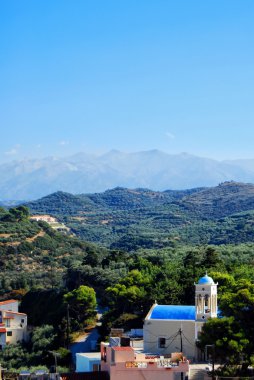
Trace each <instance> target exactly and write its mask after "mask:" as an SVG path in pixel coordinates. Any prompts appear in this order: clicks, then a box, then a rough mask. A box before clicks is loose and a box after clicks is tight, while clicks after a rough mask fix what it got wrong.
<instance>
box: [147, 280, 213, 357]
mask: <svg viewBox="0 0 254 380" xmlns="http://www.w3.org/2000/svg"><path fill="white" fill-rule="evenodd" d="M216 317H217V284H215V283H214V281H213V279H212V278H211V277H209V276H208V275H207V274H206V275H205V276H204V277H201V278H200V279H199V281H198V283H197V284H195V306H182V305H158V304H156V303H155V304H154V305H153V306H152V308H151V309H150V311H149V313H148V314H147V316H146V318H145V321H144V350H145V352H151V353H156V354H158V355H167V354H171V353H173V352H176V351H181V352H183V354H184V355H185V356H186V357H187V358H189V359H192V360H200V359H201V358H200V352H199V351H198V349H197V347H196V341H197V340H198V337H199V334H200V332H201V330H202V326H203V325H204V323H205V322H206V321H207V320H208V319H209V318H216Z"/></svg>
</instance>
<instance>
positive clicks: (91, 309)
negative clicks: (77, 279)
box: [64, 285, 96, 327]
mask: <svg viewBox="0 0 254 380" xmlns="http://www.w3.org/2000/svg"><path fill="white" fill-rule="evenodd" d="M64 301H65V303H67V304H69V310H70V316H71V317H73V318H75V319H76V321H77V322H78V326H77V327H81V326H82V325H88V324H89V323H90V321H91V319H94V318H95V316H96V311H95V308H96V294H95V291H94V289H93V288H90V287H89V286H85V285H81V286H79V287H78V288H77V289H74V290H73V291H71V292H69V293H66V294H65V295H64Z"/></svg>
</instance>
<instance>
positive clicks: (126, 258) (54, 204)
mask: <svg viewBox="0 0 254 380" xmlns="http://www.w3.org/2000/svg"><path fill="white" fill-rule="evenodd" d="M253 189H254V186H252V185H242V184H234V183H227V184H223V185H221V186H219V187H218V189H217V190H216V189H213V190H212V191H211V194H210V196H209V190H207V189H195V190H191V191H185V192H164V193H156V192H151V191H149V190H135V191H131V190H126V189H119V188H118V189H115V190H113V191H108V192H105V193H103V194H93V195H90V196H82V195H81V196H72V195H70V194H65V193H55V194H53V195H52V196H49V197H46V198H44V199H42V200H40V201H38V202H35V203H33V204H32V205H31V208H32V209H33V210H36V212H38V213H39V212H40V213H45V212H46V213H50V214H52V215H55V216H57V217H58V218H59V219H60V220H61V221H64V222H65V223H66V224H68V226H69V227H71V228H72V232H73V231H75V233H76V235H78V236H83V235H82V234H83V232H82V231H86V233H85V234H84V235H85V236H92V238H91V240H95V241H96V240H98V241H99V242H100V246H98V245H95V244H92V243H88V242H85V241H84V240H79V239H78V238H77V236H76V237H74V236H68V235H65V234H62V233H59V232H57V231H55V230H53V229H52V228H51V227H50V226H49V225H48V224H47V223H44V222H35V221H30V219H29V215H28V210H27V209H26V208H25V207H23V206H19V207H16V208H11V209H9V210H8V211H7V210H5V209H0V231H1V235H0V237H1V239H2V240H1V242H0V263H1V264H0V265H1V273H0V280H1V298H2V299H6V298H10V297H12V298H17V297H19V299H20V300H21V310H22V311H23V312H26V313H28V315H29V323H30V324H32V325H33V326H34V328H35V330H34V331H37V330H36V329H41V330H39V331H40V332H41V334H45V335H46V336H45V337H43V341H45V351H44V352H40V348H39V347H38V348H37V347H36V345H35V346H34V345H33V344H32V343H30V345H29V346H28V347H26V346H22V350H23V351H22V352H23V354H22V355H23V356H22V358H23V363H26V364H27V365H29V366H32V365H36V364H38V360H39V359H38V358H39V356H38V352H40V358H41V359H40V360H41V362H40V364H45V365H49V361H50V360H51V362H52V358H49V356H48V352H49V351H50V350H52V349H54V350H58V351H59V350H60V352H61V355H62V361H63V364H68V351H66V349H67V348H68V346H69V343H70V338H71V334H72V333H74V332H75V331H80V330H82V329H85V328H86V327H88V326H90V325H92V324H93V323H94V321H95V304H96V300H97V303H99V306H102V307H105V309H106V310H107V311H106V312H105V313H104V315H103V320H102V322H103V323H102V326H101V328H100V333H101V336H102V338H103V337H104V338H105V337H106V336H107V335H108V334H109V331H110V328H111V327H123V328H126V329H129V328H131V327H142V324H143V318H144V317H145V315H146V313H147V312H148V310H149V308H150V307H151V305H152V304H153V303H154V301H155V300H157V302H158V303H161V304H193V303H194V287H193V283H194V282H196V281H197V280H198V278H199V277H200V276H202V275H204V273H205V271H208V272H209V274H210V275H211V276H212V277H213V278H214V279H215V280H216V281H218V282H219V284H220V286H219V302H220V309H221V311H222V314H223V315H224V316H225V319H224V318H222V319H220V322H216V321H214V322H211V323H208V324H207V326H208V327H207V331H205V332H204V335H203V337H202V340H201V343H200V345H201V347H202V348H204V346H205V345H206V344H210V343H211V342H212V343H213V344H215V345H216V352H217V353H218V355H220V352H221V351H223V352H224V353H225V358H228V361H227V362H226V364H228V368H229V367H230V366H231V367H232V364H233V363H239V362H241V363H242V362H244V363H245V364H246V365H247V364H250V363H252V356H253V354H254V347H253V346H252V342H251V341H250V340H249V338H248V337H249V336H253V330H252V329H253V326H252V323H253V322H251V321H253V320H254V318H253V317H254V315H253V313H254V301H253V299H254V290H253V289H254V288H253V284H254V261H253V251H254V239H253V236H254V235H253V231H252V226H253V216H254V214H253V210H254V206H252V197H253V194H254V190H253ZM239 194H240V195H241V198H239ZM243 194H245V195H244V196H243ZM215 195H216V196H215ZM216 197H217V198H216ZM215 199H217V200H216V202H217V203H216V202H215ZM226 199H227V201H226ZM237 199H238V203H237ZM152 204H153V206H152ZM215 205H216V207H219V208H220V210H219V211H216V210H214V208H215ZM253 205H254V203H253ZM209 210H210V211H209ZM222 215H223V216H222ZM86 234H87V235H86ZM208 242H209V244H207V243H208ZM211 242H213V243H214V244H210V243H211ZM228 243H230V244H228ZM236 243H237V244H236ZM103 245H104V247H103ZM106 246H110V247H111V248H110V249H109V248H107V247H106ZM95 296H96V298H95ZM237 297H238V298H237ZM236 310H237V313H236V312H235V311H236ZM41 311H46V312H41ZM245 322H246V323H245ZM213 323H214V324H216V323H217V324H218V325H219V329H220V331H221V333H220V334H219V335H217V336H216V334H217V327H216V326H215V325H213ZM220 324H221V325H220ZM242 324H244V325H245V327H244V329H243V328H242V327H241V326H242ZM214 326H215V327H214ZM50 329H53V330H52V331H53V333H52V336H53V337H54V339H52V340H50V341H48V343H47V332H48V331H49V330H50ZM222 334H224V335H225V338H226V339H227V340H225V341H221V340H220V339H221V336H224V335H222ZM230 334H231V335H230ZM251 334H252V335H251ZM225 342H226V343H225ZM226 347H229V348H230V350H229V351H227V350H226ZM19 348H20V347H19ZM8 350H10V351H11V350H12V349H11V348H8ZM15 350H16V351H15ZM18 350H19V349H18V348H15V347H13V351H11V352H10V353H9V354H8V355H9V356H8V357H9V358H10V360H9V361H8V359H7V354H6V352H5V353H4V352H3V353H2V354H0V361H1V362H2V363H4V365H5V366H7V367H8V368H10V367H16V368H19V367H20V362H19V359H18V357H17V352H18ZM245 351H246V352H247V353H246V354H245ZM237 352H238V353H237ZM243 353H244V360H243ZM15 355H16V356H15ZM221 357H222V358H223V356H221ZM225 358H224V359H225ZM224 362H225V361H224ZM242 364H243V363H242ZM245 367H246V366H245Z"/></svg>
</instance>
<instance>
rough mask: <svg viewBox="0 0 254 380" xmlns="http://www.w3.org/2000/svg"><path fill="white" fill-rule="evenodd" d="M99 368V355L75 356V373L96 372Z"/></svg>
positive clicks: (93, 353) (88, 353)
mask: <svg viewBox="0 0 254 380" xmlns="http://www.w3.org/2000/svg"><path fill="white" fill-rule="evenodd" d="M100 368H101V353H100V352H86V353H77V354H76V372H96V371H100Z"/></svg>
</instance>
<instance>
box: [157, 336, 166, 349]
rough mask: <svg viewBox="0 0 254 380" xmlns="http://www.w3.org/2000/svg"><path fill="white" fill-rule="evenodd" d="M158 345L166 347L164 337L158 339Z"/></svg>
mask: <svg viewBox="0 0 254 380" xmlns="http://www.w3.org/2000/svg"><path fill="white" fill-rule="evenodd" d="M158 347H159V348H165V347H166V338H164V337H161V338H159V339H158Z"/></svg>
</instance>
